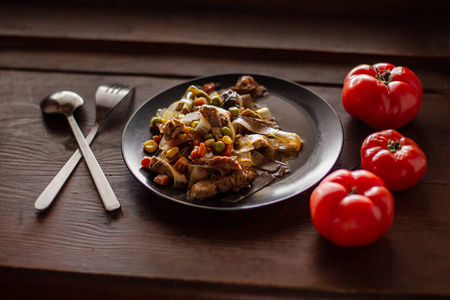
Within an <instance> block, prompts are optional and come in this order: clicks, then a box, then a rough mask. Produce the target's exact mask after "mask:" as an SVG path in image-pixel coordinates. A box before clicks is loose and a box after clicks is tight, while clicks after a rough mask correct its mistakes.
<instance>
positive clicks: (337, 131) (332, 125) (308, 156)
mask: <svg viewBox="0 0 450 300" xmlns="http://www.w3.org/2000/svg"><path fill="white" fill-rule="evenodd" d="M249 75H252V76H253V77H254V78H255V80H256V81H257V82H258V83H259V84H261V85H264V86H265V87H266V89H267V92H268V96H266V97H264V98H262V99H259V100H257V103H260V104H265V105H267V106H268V107H269V108H270V111H271V112H272V115H273V116H274V117H275V119H276V121H277V123H278V124H279V125H280V126H281V127H282V129H283V130H285V131H289V132H295V133H297V134H298V135H300V137H301V139H302V141H303V148H302V150H301V152H300V153H299V156H298V158H296V159H295V160H291V161H289V162H288V165H289V168H290V169H291V173H289V174H287V175H286V176H285V177H283V178H278V179H276V180H275V181H274V182H272V183H271V184H270V185H268V186H266V187H265V188H263V189H261V190H259V191H257V192H256V193H253V194H251V195H249V196H248V197H246V198H244V199H242V200H240V201H238V202H234V203H233V202H229V201H227V197H232V196H230V195H226V194H225V195H223V196H221V197H218V198H214V199H209V200H205V201H201V202H200V201H192V200H188V199H187V196H186V190H174V189H172V188H171V187H170V186H160V185H158V184H156V183H154V182H153V178H154V176H155V174H152V172H150V171H149V170H146V169H143V168H141V163H140V162H141V159H142V158H143V157H144V156H146V155H148V154H147V153H146V152H145V151H144V150H143V147H142V143H143V142H145V141H147V140H149V139H151V136H152V134H151V133H150V130H149V124H150V119H151V117H152V116H154V115H155V114H156V111H157V109H158V108H164V107H167V106H169V105H170V104H171V103H172V102H174V101H177V100H179V99H180V98H181V96H182V95H183V94H184V92H185V91H186V89H187V88H188V87H189V86H190V85H203V84H205V83H209V82H215V83H216V85H220V87H222V88H227V87H230V86H233V85H234V84H235V83H236V81H237V79H238V78H239V76H241V74H223V75H216V76H209V77H204V78H199V79H195V80H192V81H188V82H185V83H183V84H180V85H177V86H174V87H172V88H170V89H168V90H166V91H164V92H162V93H160V94H158V95H156V96H154V97H153V98H151V99H150V100H148V101H147V102H146V103H144V104H143V105H142V106H141V107H140V108H139V109H138V110H137V111H136V112H135V113H134V115H133V116H132V117H131V119H130V120H129V121H128V124H127V126H126V127H125V130H124V133H123V137H122V155H123V158H124V161H125V164H126V165H127V167H128V169H129V170H130V172H131V174H132V175H133V176H134V177H135V178H136V179H137V180H138V181H139V182H140V183H142V184H143V185H144V186H145V187H147V188H148V189H150V190H151V191H153V192H155V193H156V194H158V195H159V196H161V197H163V198H166V199H169V200H173V201H176V202H179V203H182V204H186V205H190V206H195V207H201V208H208V209H218V210H241V209H248V208H255V207H260V206H264V205H268V204H272V203H275V202H279V201H282V200H285V199H287V198H290V197H292V196H294V195H297V194H299V193H301V192H303V191H305V190H307V189H308V188H310V187H311V186H313V185H314V184H315V183H317V182H318V181H319V180H321V179H322V178H323V177H324V176H325V175H326V174H327V173H328V172H329V171H330V169H331V168H332V167H333V166H334V164H335V163H336V161H337V159H338V158H339V155H340V153H341V150H342V145H343V131H342V126H341V123H340V121H339V118H338V116H337V115H336V113H335V112H334V110H333V109H332V108H331V106H330V105H329V104H328V103H327V102H325V101H324V100H323V99H322V98H320V97H319V96H317V95H316V94H314V93H313V92H311V91H309V90H308V89H306V88H304V87H302V86H300V85H298V84H295V83H292V82H289V81H286V80H282V79H278V78H274V77H269V76H263V75H255V74H249ZM244 192H245V191H244Z"/></svg>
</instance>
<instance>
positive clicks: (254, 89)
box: [231, 75, 266, 100]
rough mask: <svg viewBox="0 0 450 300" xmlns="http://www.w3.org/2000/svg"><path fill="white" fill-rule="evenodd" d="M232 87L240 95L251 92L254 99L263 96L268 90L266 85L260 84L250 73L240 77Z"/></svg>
mask: <svg viewBox="0 0 450 300" xmlns="http://www.w3.org/2000/svg"><path fill="white" fill-rule="evenodd" d="M231 89H232V90H233V91H236V92H238V93H239V94H240V95H243V94H250V95H251V96H252V98H253V100H254V99H256V98H258V97H260V96H262V95H263V94H264V92H265V91H266V88H265V87H264V86H262V85H260V84H258V83H257V82H256V81H255V79H254V78H253V77H252V76H249V75H245V76H242V77H240V78H239V79H238V81H237V82H236V85H235V86H233V87H232V88H231Z"/></svg>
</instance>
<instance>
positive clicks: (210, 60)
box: [0, 49, 450, 93]
mask: <svg viewBox="0 0 450 300" xmlns="http://www.w3.org/2000/svg"><path fill="white" fill-rule="evenodd" d="M390 59H392V60H390ZM390 59H389V58H388V57H381V56H378V57H377V56H370V57H364V58H362V57H358V56H357V57H353V58H352V60H351V61H349V62H348V63H342V62H332V63H326V60H312V59H311V60H297V59H291V60H288V59H283V60H281V61H280V60H266V59H257V58H248V59H242V60H240V59H235V58H232V57H217V56H214V55H210V54H205V55H204V56H198V55H171V54H163V53H161V54H152V53H146V54H145V53H114V52H97V51H96V52H92V51H71V50H65V51H61V50H58V51H56V50H44V49H42V50H36V49H0V69H15V70H40V71H46V72H54V71H56V72H69V73H88V74H99V73H100V74H116V75H132V76H157V77H174V78H185V79H187V78H193V77H201V76H208V75H213V74H223V73H252V74H265V75H269V76H275V77H280V78H287V79H290V80H292V81H296V82H299V83H301V84H310V85H311V84H312V85H327V86H335V87H342V84H343V82H344V78H345V76H346V75H347V73H348V72H349V71H350V70H351V69H352V68H353V67H355V66H357V65H358V64H361V63H368V64H371V63H376V62H379V61H389V62H391V63H393V64H395V65H405V66H408V67H409V68H411V69H412V70H413V71H414V72H415V73H416V74H417V76H418V77H419V78H420V80H421V82H422V85H423V89H424V91H425V92H428V93H449V89H448V87H449V86H450V75H449V74H448V72H446V71H445V70H443V69H440V68H439V67H433V66H415V63H414V62H413V61H409V60H408V59H404V58H392V57H391V58H390ZM405 63H406V64H405ZM408 63H411V64H412V65H410V64H408Z"/></svg>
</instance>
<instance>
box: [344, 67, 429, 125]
mask: <svg viewBox="0 0 450 300" xmlns="http://www.w3.org/2000/svg"><path fill="white" fill-rule="evenodd" d="M421 102H422V85H421V83H420V81H419V78H417V76H416V75H415V74H414V73H413V72H412V71H411V70H410V69H408V68H406V67H395V66H394V65H391V64H388V63H378V64H375V65H373V66H369V65H359V66H357V67H355V68H354V69H353V70H351V71H350V72H349V73H348V74H347V76H346V77H345V81H344V89H343V91H342V104H343V106H344V108H345V110H346V111H347V112H348V113H349V114H350V115H351V116H353V117H355V118H358V119H360V120H361V121H363V122H364V123H366V124H367V125H368V126H369V127H370V128H372V129H373V130H383V129H397V128H400V127H402V126H403V125H406V124H407V123H409V122H411V120H412V119H414V118H415V117H416V116H417V114H418V113H419V110H420V104H421Z"/></svg>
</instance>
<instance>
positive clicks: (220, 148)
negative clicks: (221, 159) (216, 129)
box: [213, 141, 225, 153]
mask: <svg viewBox="0 0 450 300" xmlns="http://www.w3.org/2000/svg"><path fill="white" fill-rule="evenodd" d="M213 149H214V152H216V153H222V152H223V150H225V143H224V142H222V141H218V142H215V143H214V146H213Z"/></svg>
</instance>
